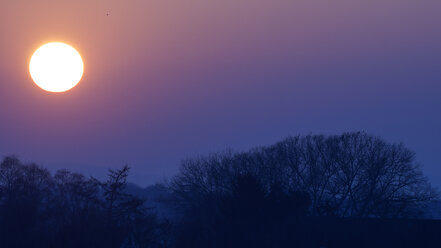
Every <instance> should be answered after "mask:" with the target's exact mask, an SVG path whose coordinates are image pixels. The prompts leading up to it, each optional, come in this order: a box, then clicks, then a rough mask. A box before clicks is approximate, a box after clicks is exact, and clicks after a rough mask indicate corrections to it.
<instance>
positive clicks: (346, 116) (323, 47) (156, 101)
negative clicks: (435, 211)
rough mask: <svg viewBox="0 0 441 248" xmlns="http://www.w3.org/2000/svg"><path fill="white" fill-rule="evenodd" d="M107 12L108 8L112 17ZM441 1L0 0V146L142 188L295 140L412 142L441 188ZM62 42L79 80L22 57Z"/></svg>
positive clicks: (48, 164) (4, 150)
mask: <svg viewBox="0 0 441 248" xmlns="http://www.w3.org/2000/svg"><path fill="white" fill-rule="evenodd" d="M107 11H110V16H106V12H107ZM440 11H441V1H439V0H369V1H367V0H363V1H360V0H265V1H264V0H210V1H207V0H185V1H182V0H130V1H122V0H119V1H116V0H113V1H111V0H94V1H90V0H70V1H67V0H42V1H40V0H27V1H25V0H0V116H1V121H0V155H9V154H16V155H18V156H19V157H20V158H21V159H23V160H25V161H35V162H37V163H39V164H41V165H44V166H46V167H48V168H50V169H51V170H55V169H59V168H68V169H71V170H73V171H79V172H83V173H85V174H87V175H95V176H98V175H102V174H104V172H105V171H106V169H107V168H110V167H111V168H114V167H117V166H120V165H122V164H124V163H129V164H130V165H131V166H132V175H131V177H130V180H132V181H133V182H136V183H138V184H140V185H142V186H145V185H148V184H150V183H153V182H155V181H157V180H160V179H161V178H163V177H166V176H171V175H173V173H175V172H176V171H177V169H178V165H179V161H180V160H181V159H184V158H187V157H191V156H195V155H202V154H206V153H208V152H212V151H219V150H223V149H225V148H227V147H231V148H233V149H237V150H246V149H248V148H251V147H254V146H257V145H266V144H271V143H274V142H276V141H279V140H281V139H282V138H284V137H286V136H288V135H297V134H308V133H314V134H315V133H324V134H338V133H341V132H344V131H359V130H361V131H366V132H368V133H372V134H375V135H379V136H382V137H384V138H385V139H386V140H388V141H390V142H404V143H405V144H406V145H407V146H408V147H409V148H411V149H412V150H414V151H415V152H416V153H417V160H418V161H419V162H421V163H422V164H423V165H424V171H425V173H426V175H427V176H429V178H430V179H431V181H432V183H433V184H434V185H436V186H441V167H440V166H441V157H440V156H439V154H440V152H441V130H440V127H441V110H440V107H441V67H440V66H441V30H440V25H441V15H440ZM50 41H62V42H65V43H68V44H70V45H72V46H74V47H75V48H76V49H77V50H78V51H79V52H80V53H81V55H82V56H83V59H84V62H85V74H84V77H83V80H82V81H81V82H80V84H79V85H78V86H77V87H75V88H74V89H73V90H71V91H68V92H67V93H63V94H53V93H48V92H44V91H43V90H41V89H40V88H38V87H37V86H36V85H35V84H34V83H33V82H32V80H31V78H30V76H29V72H28V63H29V60H30V57H31V55H32V53H33V52H34V51H35V50H36V49H37V48H38V47H39V46H41V45H42V44H44V43H46V42H50Z"/></svg>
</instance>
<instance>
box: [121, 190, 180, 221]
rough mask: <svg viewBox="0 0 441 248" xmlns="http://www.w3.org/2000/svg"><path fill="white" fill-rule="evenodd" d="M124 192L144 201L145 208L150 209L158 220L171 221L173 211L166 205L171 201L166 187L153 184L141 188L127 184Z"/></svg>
mask: <svg viewBox="0 0 441 248" xmlns="http://www.w3.org/2000/svg"><path fill="white" fill-rule="evenodd" d="M126 192H127V193H129V194H131V195H135V196H137V197H140V198H142V199H145V200H146V207H148V208H151V209H152V211H153V212H155V213H156V214H157V215H158V217H159V218H166V219H172V218H173V217H174V211H173V209H172V208H171V207H170V205H169V204H167V202H168V201H170V200H171V193H170V192H169V191H168V189H167V188H166V187H164V186H163V185H160V184H155V185H151V186H147V187H145V188H142V187H140V186H138V185H136V184H134V183H128V184H127V187H126Z"/></svg>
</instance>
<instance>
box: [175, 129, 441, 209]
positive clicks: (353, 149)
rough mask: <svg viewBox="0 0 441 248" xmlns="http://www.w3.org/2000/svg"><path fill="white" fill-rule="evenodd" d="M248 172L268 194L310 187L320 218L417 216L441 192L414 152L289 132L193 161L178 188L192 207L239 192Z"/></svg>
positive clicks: (355, 137) (374, 140)
mask: <svg viewBox="0 0 441 248" xmlns="http://www.w3.org/2000/svg"><path fill="white" fill-rule="evenodd" d="M244 174H250V175H253V176H255V177H256V178H259V180H260V182H261V184H262V187H263V188H264V189H265V190H266V191H267V192H268V190H269V189H270V187H271V185H273V184H279V185H282V186H283V187H284V189H285V190H291V191H300V192H307V194H308V195H309V197H310V200H311V208H310V214H311V215H314V216H323V215H326V216H329V215H335V216H342V217H409V216H412V215H416V214H418V212H419V210H421V209H422V207H423V206H424V205H425V204H427V203H428V202H430V201H431V200H433V199H435V198H436V197H437V192H436V191H435V190H434V189H433V188H432V187H431V186H430V183H429V182H428V180H427V178H426V177H425V176H424V175H423V174H422V170H421V167H420V165H419V164H418V163H416V162H415V154H414V153H413V152H412V151H410V150H409V149H407V148H406V147H405V146H404V145H403V144H390V143H387V142H385V141H384V140H382V139H381V138H379V137H376V136H372V135H368V134H366V133H361V132H356V133H344V134H342V135H333V136H325V135H307V136H296V137H289V138H287V139H285V140H283V141H281V142H279V143H276V144H274V145H272V146H268V147H260V148H256V149H253V150H251V151H249V152H243V153H233V152H231V151H229V152H226V153H217V154H212V155H210V156H207V157H199V158H195V159H188V160H185V161H183V162H182V166H181V170H180V173H179V174H178V175H177V176H176V177H175V178H174V179H173V180H172V181H171V184H170V186H171V188H172V190H173V191H174V192H175V194H176V195H177V196H178V197H180V199H181V200H183V201H184V202H187V203H188V204H191V202H193V203H194V202H198V200H200V198H204V197H208V196H210V197H216V195H219V194H222V193H225V192H231V185H232V183H231V182H232V181H233V180H234V178H235V177H237V176H238V175H244Z"/></svg>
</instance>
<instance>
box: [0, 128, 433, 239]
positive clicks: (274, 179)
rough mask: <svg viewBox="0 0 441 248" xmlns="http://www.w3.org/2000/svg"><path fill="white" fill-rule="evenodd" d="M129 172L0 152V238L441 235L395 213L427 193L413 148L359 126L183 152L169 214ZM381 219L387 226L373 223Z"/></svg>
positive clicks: (417, 210) (420, 206) (417, 207)
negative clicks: (136, 189) (49, 165)
mask: <svg viewBox="0 0 441 248" xmlns="http://www.w3.org/2000/svg"><path fill="white" fill-rule="evenodd" d="M128 173H129V168H128V167H127V166H125V167H123V168H121V169H120V170H110V171H109V175H108V178H107V180H106V181H99V180H97V179H95V178H86V177H85V176H83V175H81V174H77V173H71V172H68V171H66V170H62V171H58V172H57V173H55V175H51V174H50V173H49V172H48V171H47V170H46V169H44V168H41V167H39V166H37V165H35V164H23V163H21V162H20V161H19V160H18V159H16V158H14V157H7V158H5V159H4V160H3V162H2V163H1V164H0V247H85V248H88V247H106V248H107V247H133V248H135V247H136V248H138V247H322V246H323V247H369V245H370V246H372V245H374V246H375V247H385V246H382V244H388V245H389V247H390V244H400V245H401V246H402V247H413V246H412V245H413V244H416V243H419V242H420V241H421V240H425V243H424V246H426V247H430V246H433V247H437V246H438V245H440V242H441V241H440V239H439V238H437V237H439V235H437V231H436V230H439V231H441V224H440V223H438V222H431V223H430V225H429V224H426V222H422V224H421V223H419V222H418V224H415V225H414V224H411V222H406V221H407V220H408V219H411V218H413V219H415V218H419V217H421V216H422V214H423V210H424V208H425V206H426V205H427V204H428V203H430V202H431V201H432V200H434V199H437V196H438V194H437V191H436V190H435V189H433V188H432V187H431V185H430V183H429V182H428V180H427V178H426V177H425V176H424V175H423V174H422V171H421V168H420V166H419V165H418V163H416V162H415V154H414V153H413V152H411V151H410V150H409V149H407V148H406V147H405V146H404V145H403V144H390V143H387V142H385V141H384V140H382V139H381V138H379V137H376V136H371V135H368V134H365V133H345V134H342V135H335V136H324V135H308V136H296V137H290V138H287V139H285V140H283V141H281V142H279V143H276V144H274V145H271V146H266V147H259V148H255V149H252V150H250V151H247V152H231V151H227V152H222V153H216V154H211V155H209V156H201V157H197V158H191V159H187V160H184V161H182V164H181V167H180V171H179V173H178V174H177V175H175V176H174V177H172V178H171V179H170V180H169V182H168V183H166V184H164V186H166V188H167V190H168V192H169V195H170V197H169V199H168V200H167V202H166V203H167V205H168V206H169V208H170V209H173V210H174V213H175V214H173V218H170V219H168V220H164V219H158V218H157V217H156V215H155V213H154V212H155V210H154V209H149V208H147V207H146V204H145V199H141V198H139V197H137V196H134V195H130V194H128V193H127V191H126V190H125V188H126V185H127V176H128ZM386 219H387V220H388V222H387V223H389V224H388V225H389V227H391V228H390V229H391V230H385V229H381V228H379V227H381V226H382V223H386V222H383V220H384V221H386ZM348 220H354V221H348ZM372 220H376V221H375V222H372ZM394 220H401V222H394ZM403 223H407V225H406V224H403ZM428 225H429V226H430V227H428ZM366 227H373V228H374V229H376V230H377V231H373V230H370V233H371V234H372V235H373V237H369V239H366V235H365V232H366V230H367V229H366ZM403 228H404V229H403ZM392 229H394V230H395V232H394V233H392ZM378 230H383V231H378ZM400 230H401V232H400ZM428 230H429V231H428ZM430 230H432V231H430ZM433 230H435V231H436V232H433ZM368 231H369V230H368ZM339 233H340V234H339ZM434 233H435V234H434ZM397 234H398V235H397ZM401 234H405V235H406V238H403V237H402V235H401ZM348 235H349V236H350V237H356V238H352V239H351V238H347V237H346V236H348ZM434 235H435V236H434ZM398 237H401V238H398ZM363 240H364V241H363ZM360 242H364V243H365V244H369V245H368V246H366V245H363V244H362V243H360ZM419 244H420V245H421V243H419ZM406 245H407V246H406ZM409 245H410V246H409Z"/></svg>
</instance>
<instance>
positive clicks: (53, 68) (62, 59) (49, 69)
mask: <svg viewBox="0 0 441 248" xmlns="http://www.w3.org/2000/svg"><path fill="white" fill-rule="evenodd" d="M83 71H84V64H83V60H82V58H81V55H80V53H78V52H77V50H75V49H74V48H73V47H71V46H69V45H67V44H65V43H61V42H51V43H47V44H44V45H43V46H41V47H40V48H38V49H37V50H36V51H35V52H34V54H33V55H32V58H31V62H30V63H29V72H30V74H31V77H32V80H34V82H35V84H37V85H38V86H39V87H40V88H42V89H43V90H46V91H50V92H65V91H68V90H70V89H72V88H73V87H75V86H76V85H77V84H78V83H79V82H80V80H81V77H82V76H83Z"/></svg>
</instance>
